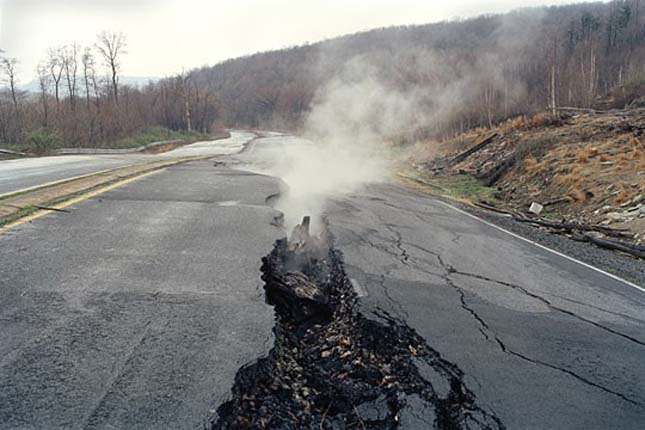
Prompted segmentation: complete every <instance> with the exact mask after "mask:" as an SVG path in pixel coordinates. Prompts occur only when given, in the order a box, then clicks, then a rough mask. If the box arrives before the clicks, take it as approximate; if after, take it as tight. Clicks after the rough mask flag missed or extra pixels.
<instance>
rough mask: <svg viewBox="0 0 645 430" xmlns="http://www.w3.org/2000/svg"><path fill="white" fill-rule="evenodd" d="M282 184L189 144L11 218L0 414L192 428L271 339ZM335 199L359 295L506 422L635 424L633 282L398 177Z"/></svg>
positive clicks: (4, 240)
mask: <svg viewBox="0 0 645 430" xmlns="http://www.w3.org/2000/svg"><path fill="white" fill-rule="evenodd" d="M278 140H279V138H276V137H273V138H272V141H273V142H276V141H278ZM261 144H262V141H257V144H256V146H257V147H260V146H261ZM277 191H278V183H277V180H275V179H272V178H269V177H266V176H260V175H253V174H247V173H243V172H237V171H234V170H229V169H226V168H221V167H214V166H213V163H212V162H206V161H200V162H192V163H187V164H183V165H179V166H174V167H171V168H168V169H167V170H165V171H162V172H160V173H157V174H154V175H151V176H148V177H145V178H142V179H140V180H138V181H136V182H132V183H129V184H127V185H125V186H123V187H121V188H118V189H115V190H112V191H109V192H107V193H104V194H102V195H100V196H97V197H94V198H92V199H89V200H86V201H84V202H81V203H78V204H75V205H72V206H70V207H69V208H68V209H70V210H71V211H72V212H71V213H69V214H62V213H50V214H48V215H45V216H43V217H42V218H39V219H37V220H35V221H33V222H32V223H30V224H23V225H21V226H18V227H15V228H13V229H11V230H9V231H7V232H5V233H3V234H2V235H1V236H0V262H1V264H0V291H2V294H1V295H0V326H1V330H0V386H1V387H2V390H0V428H2V429H5V428H6V429H16V428H17V429H37V428H38V429H39V428H48V429H70V428H71V429H81V428H128V429H138V428H146V429H147V428H157V429H158V428H162V429H163V428H168V429H170V428H172V429H175V428H201V426H202V424H203V423H204V422H205V420H206V419H207V418H208V416H209V414H210V412H211V411H212V410H213V409H214V408H215V407H216V406H217V405H218V404H219V403H220V402H222V401H223V400H224V399H225V398H226V397H227V396H228V395H229V391H230V388H231V386H232V384H233V377H234V375H235V372H236V371H237V370H238V368H239V367H240V366H241V365H243V364H245V363H248V362H252V361H254V360H255V359H257V358H258V357H260V356H262V355H263V354H264V353H266V351H267V350H268V349H269V348H270V346H271V344H272V336H271V328H272V326H273V310H272V308H270V307H269V306H267V305H265V304H264V297H263V293H262V290H261V288H260V286H261V281H260V280H259V270H258V269H259V265H260V258H261V257H262V256H263V255H265V254H267V253H268V252H269V251H270V250H271V247H272V243H273V240H274V239H276V238H277V237H279V236H281V235H282V234H283V233H282V232H281V231H279V230H278V229H276V228H275V227H273V226H271V224H270V222H271V220H272V219H273V216H274V215H275V212H274V211H273V210H271V209H269V208H267V207H266V206H265V199H266V197H267V196H269V195H272V194H274V193H276V192H277ZM328 209H329V210H328V212H329V220H330V223H331V228H332V230H333V231H334V233H335V235H336V237H337V247H338V248H339V249H341V250H342V251H343V252H344V254H345V260H346V269H347V272H348V274H349V275H350V276H351V277H352V278H353V279H355V280H356V281H357V282H358V284H359V285H360V287H361V288H360V289H361V290H364V291H366V292H367V296H366V297H363V298H362V299H361V306H362V308H363V312H364V313H365V314H366V315H369V314H370V312H371V311H372V310H374V309H376V308H381V309H384V310H386V311H388V312H389V313H391V314H392V315H394V316H396V317H399V318H401V319H403V320H405V321H406V322H407V323H408V324H409V325H410V326H411V327H412V328H414V329H415V330H416V331H417V332H418V333H419V334H420V335H421V336H423V337H424V339H425V340H426V342H427V344H428V345H429V346H431V347H432V348H433V349H435V350H437V351H438V352H439V353H441V355H442V356H443V357H444V358H445V359H446V360H448V361H450V362H452V363H455V364H456V365H458V366H459V367H460V368H461V369H462V370H463V371H464V372H465V381H464V382H465V383H466V384H467V385H468V387H469V388H470V389H471V390H472V391H473V392H474V394H475V395H476V396H477V402H478V404H479V405H480V406H482V407H484V408H486V409H488V410H490V411H491V412H492V413H494V414H495V415H496V416H497V417H499V418H500V420H501V421H502V423H503V424H505V425H506V427H507V428H509V429H515V428H520V429H545V428H566V429H606V428H612V429H640V428H642V423H643V422H645V407H644V406H643V405H644V404H645V364H644V362H643V360H642V357H643V353H644V352H645V336H644V335H643V328H644V326H645V316H644V315H645V312H644V310H645V293H644V292H643V291H641V290H639V289H637V288H634V287H632V286H629V285H628V284H625V283H623V282H621V281H619V280H615V279H613V278H610V277H608V276H606V275H604V274H602V273H599V272H596V271H594V270H592V269H589V268H586V267H584V266H582V265H580V264H578V263H575V262H573V261H570V260H567V259H565V258H563V257H560V256H557V255H555V254H552V253H550V252H548V251H545V250H543V249H540V248H538V247H536V246H534V245H531V244H529V243H526V242H524V241H521V240H520V239H517V238H514V237H512V236H510V235H508V234H507V233H504V232H501V231H499V230H497V229H495V228H493V227H490V226H487V225H485V224H483V223H481V222H480V221H478V220H476V219H473V218H470V217H469V216H467V215H464V214H462V213H459V212H457V211H455V210H454V209H452V208H450V207H448V206H446V205H445V204H444V203H442V202H439V201H437V200H435V199H433V198H430V197H428V196H425V195H421V194H417V193H413V192H409V191H406V190H405V189H402V188H400V187H398V186H395V185H388V184H381V185H373V186H369V187H368V188H367V189H366V190H365V191H363V192H360V193H356V194H354V195H351V196H347V197H344V198H338V199H335V200H333V201H332V202H331V203H330V205H329V208H328ZM417 428H420V427H417ZM421 428H428V426H423V427H421Z"/></svg>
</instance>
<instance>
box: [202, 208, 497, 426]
mask: <svg viewBox="0 0 645 430" xmlns="http://www.w3.org/2000/svg"><path fill="white" fill-rule="evenodd" d="M308 230H309V220H308V218H305V220H304V221H303V223H302V224H301V225H299V226H297V227H296V229H295V230H294V232H293V234H292V236H291V240H289V241H287V239H282V240H279V241H277V242H276V244H275V247H274V249H273V251H272V252H271V253H270V254H269V255H268V256H267V257H265V258H264V259H263V264H262V273H263V275H262V279H263V280H264V282H265V285H264V290H265V293H266V300H267V303H268V304H270V305H272V306H273V307H274V308H275V314H276V325H275V327H274V330H273V331H274V335H275V344H274V347H273V348H272V349H271V351H270V352H269V354H268V355H267V356H266V357H263V358H261V359H259V360H258V361H257V362H255V363H253V364H250V365H247V366H245V367H243V368H242V369H240V370H239V372H238V373H237V375H236V378H235V384H234V386H233V388H232V398H231V400H229V401H227V402H226V403H224V404H223V405H221V406H220V407H219V409H218V410H217V413H218V416H217V417H216V418H214V419H213V421H212V423H211V428H212V429H213V430H219V429H284V430H287V429H294V430H295V429H396V428H401V429H431V428H436V429H501V428H504V426H503V424H502V423H501V421H500V420H499V419H498V418H497V417H496V416H495V415H494V414H493V413H492V412H490V411H487V410H485V409H484V408H482V407H480V406H479V405H477V402H476V398H475V395H474V393H473V392H472V391H471V390H469V389H468V387H467V386H466V385H465V384H464V374H463V372H462V371H461V370H460V369H459V367H457V366H456V365H455V364H453V363H450V362H448V361H446V360H445V359H443V358H442V357H441V355H440V354H439V353H438V352H437V351H436V350H434V349H432V347H431V346H429V345H428V344H427V343H426V342H425V340H424V339H423V338H421V337H420V336H419V335H418V334H417V333H416V332H415V331H414V330H413V329H412V328H410V327H408V326H407V325H406V324H405V323H404V322H403V321H400V320H397V319H395V318H393V317H392V316H390V315H388V314H387V313H385V312H383V311H378V312H377V313H376V314H374V315H363V314H362V313H361V312H359V311H358V310H357V307H356V303H357V295H356V293H355V291H354V289H353V287H352V284H351V282H350V280H349V278H348V277H347V275H346V273H345V270H344V267H343V259H342V255H341V253H340V251H338V250H337V249H334V247H333V238H332V237H331V235H330V233H328V232H327V230H326V229H325V231H324V232H323V233H322V234H321V235H320V236H318V237H313V236H310V235H309V231H308Z"/></svg>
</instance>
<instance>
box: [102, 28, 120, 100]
mask: <svg viewBox="0 0 645 430" xmlns="http://www.w3.org/2000/svg"><path fill="white" fill-rule="evenodd" d="M126 45H127V43H126V38H125V34H123V33H120V32H119V33H116V32H111V31H103V32H101V33H100V34H99V35H98V42H97V44H96V49H97V50H98V51H99V53H100V54H101V56H102V57H103V60H104V61H105V64H106V66H107V67H108V68H109V69H110V73H111V78H112V92H113V94H114V102H115V104H118V103H119V90H118V84H119V71H120V68H121V64H120V56H121V54H125V47H126Z"/></svg>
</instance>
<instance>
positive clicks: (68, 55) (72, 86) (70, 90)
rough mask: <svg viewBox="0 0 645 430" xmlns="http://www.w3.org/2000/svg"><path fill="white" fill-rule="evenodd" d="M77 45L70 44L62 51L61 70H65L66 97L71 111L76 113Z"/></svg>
mask: <svg viewBox="0 0 645 430" xmlns="http://www.w3.org/2000/svg"><path fill="white" fill-rule="evenodd" d="M77 57H78V45H77V44H76V43H72V44H71V45H68V46H66V47H65V49H64V51H63V58H62V60H63V68H64V69H65V80H66V81H67V95H68V96H69V103H70V107H71V108H72V111H76V76H77V72H78V58H77Z"/></svg>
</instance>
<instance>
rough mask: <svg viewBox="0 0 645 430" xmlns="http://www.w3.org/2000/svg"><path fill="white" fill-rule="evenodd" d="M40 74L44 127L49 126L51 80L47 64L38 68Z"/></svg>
mask: <svg viewBox="0 0 645 430" xmlns="http://www.w3.org/2000/svg"><path fill="white" fill-rule="evenodd" d="M36 73H37V74H38V87H39V88H40V100H41V103H42V105H43V127H47V126H48V125H49V105H48V103H47V97H48V91H49V84H50V78H51V76H50V75H49V69H48V67H47V65H46V64H42V63H41V64H39V65H38V67H37V68H36Z"/></svg>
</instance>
